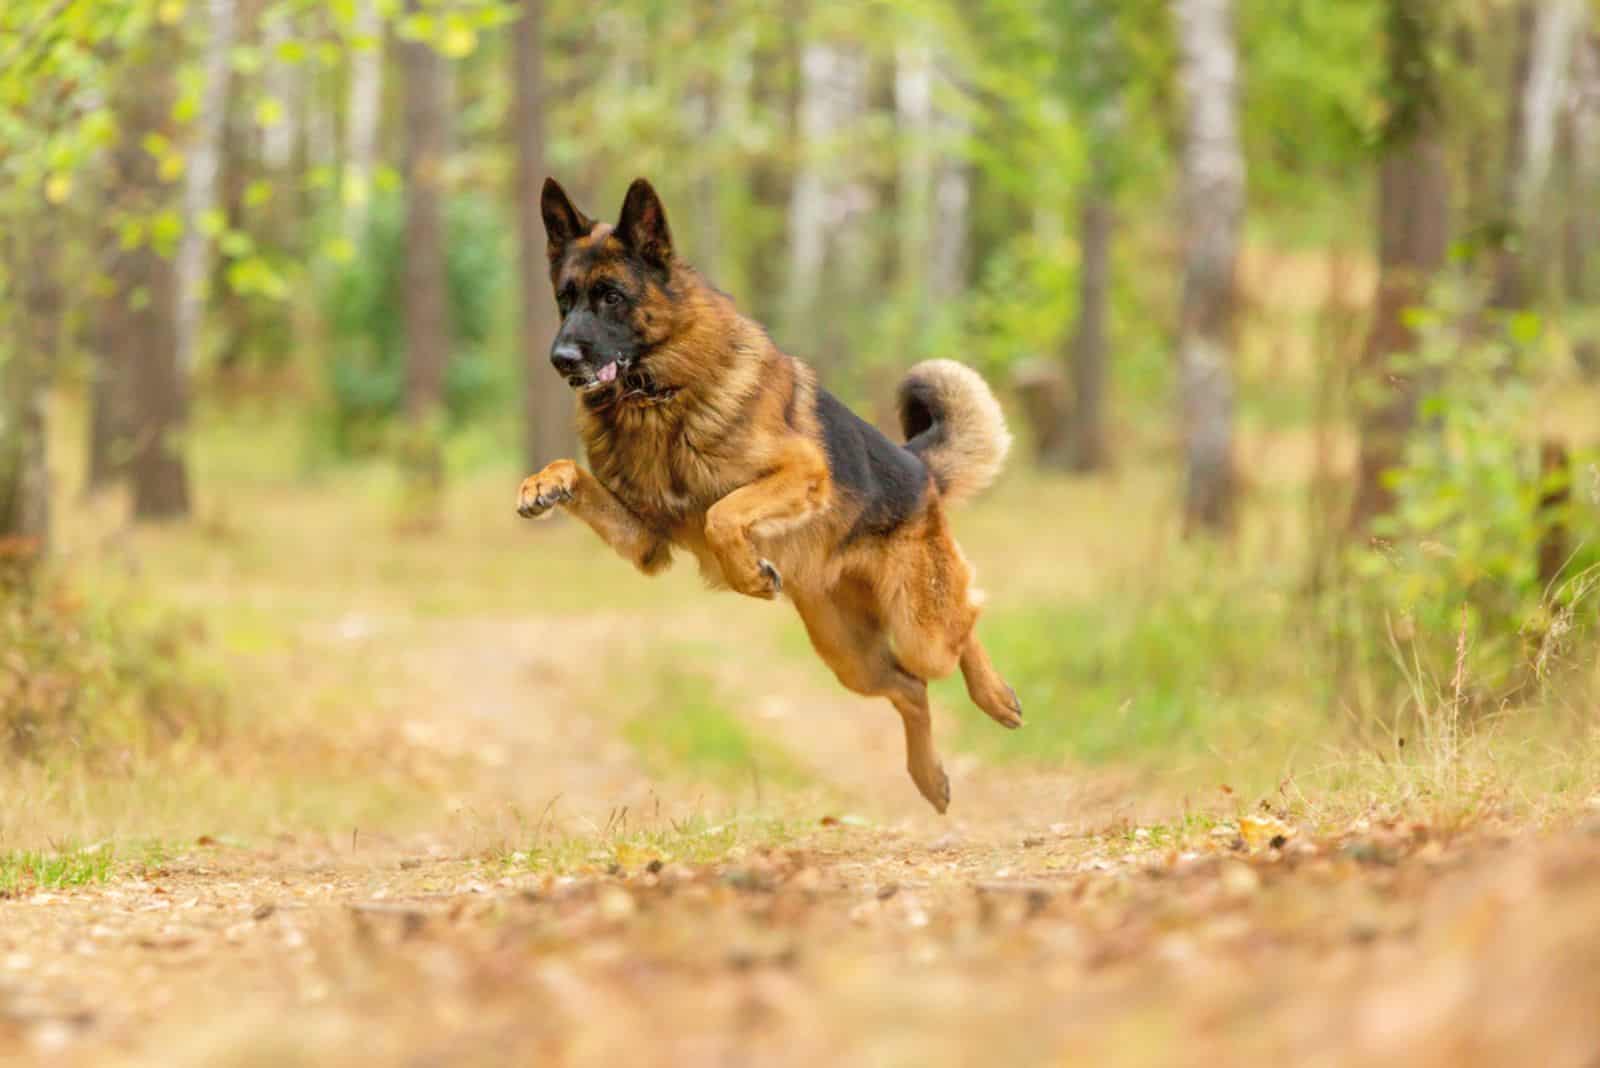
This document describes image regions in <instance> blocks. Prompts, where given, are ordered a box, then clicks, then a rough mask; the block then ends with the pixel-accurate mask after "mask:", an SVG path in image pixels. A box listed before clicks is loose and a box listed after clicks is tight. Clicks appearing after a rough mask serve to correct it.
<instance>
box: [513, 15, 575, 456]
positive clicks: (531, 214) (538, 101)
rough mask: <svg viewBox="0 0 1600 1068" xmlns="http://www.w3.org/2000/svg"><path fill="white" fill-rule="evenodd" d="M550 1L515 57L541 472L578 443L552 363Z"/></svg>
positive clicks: (533, 450)
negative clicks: (547, 211)
mask: <svg viewBox="0 0 1600 1068" xmlns="http://www.w3.org/2000/svg"><path fill="white" fill-rule="evenodd" d="M543 48H544V0H522V19H521V21H520V22H518V23H517V30H516V40H515V52H514V56H513V60H512V62H513V66H514V68H515V69H514V72H513V73H514V75H515V79H516V114H515V121H516V144H517V227H518V229H517V236H518V240H519V243H520V246H521V253H522V300H521V303H522V352H523V373H524V374H525V375H526V376H527V378H526V380H525V382H524V384H523V419H524V420H525V426H524V435H525V436H524V439H523V442H524V446H523V454H524V459H525V460H526V461H527V466H528V469H529V470H530V471H537V470H539V468H541V467H543V466H544V465H545V464H547V463H549V462H550V461H551V460H554V459H557V458H559V457H561V456H564V455H566V454H567V453H568V452H569V451H570V450H571V448H572V437H573V435H572V397H571V395H570V394H569V393H568V392H567V388H566V385H565V384H564V383H563V382H562V381H561V376H560V375H558V374H556V373H555V371H554V370H553V369H552V368H551V367H550V342H551V339H552V338H554V337H555V332H556V311H555V298H554V297H553V296H551V292H550V261H549V260H548V259H547V258H546V256H545V235H544V222H543V220H542V218H541V216H540V213H539V191H540V187H541V186H542V184H543V182H544V178H545V174H546V171H547V167H546V164H545V147H544V146H545V140H544V109H545V101H544V56H543Z"/></svg>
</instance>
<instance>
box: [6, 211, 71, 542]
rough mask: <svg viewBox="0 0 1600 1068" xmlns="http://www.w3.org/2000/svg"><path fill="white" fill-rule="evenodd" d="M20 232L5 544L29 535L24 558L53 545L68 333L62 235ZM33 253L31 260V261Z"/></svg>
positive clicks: (9, 375) (15, 240)
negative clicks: (53, 447) (54, 448)
mask: <svg viewBox="0 0 1600 1068" xmlns="http://www.w3.org/2000/svg"><path fill="white" fill-rule="evenodd" d="M31 236H32V240H30V241H24V240H22V239H21V238H20V237H19V236H18V235H13V236H12V240H11V242H10V248H8V249H7V250H6V252H7V253H8V254H9V255H8V259H9V260H10V262H11V264H12V268H13V269H12V271H11V276H12V277H13V278H15V279H17V280H18V283H19V286H20V288H21V292H20V293H19V297H20V300H19V301H18V302H17V304H16V305H15V307H14V312H13V315H14V319H13V323H14V326H15V329H14V330H13V331H12V336H13V337H14V338H15V345H14V347H13V348H12V351H11V352H10V354H9V356H7V357H5V359H4V363H3V364H0V546H4V545H5V543H8V542H12V543H14V542H15V541H16V540H19V539H20V541H21V543H22V544H21V545H20V548H21V549H22V550H23V551H22V552H21V553H12V552H9V551H7V550H6V549H5V548H0V564H4V563H6V562H7V561H6V558H7V557H9V556H13V555H16V556H19V557H20V558H21V559H22V560H23V562H27V561H29V560H32V559H34V558H36V557H37V556H38V555H40V554H42V553H43V552H45V551H46V550H47V549H48V548H49V541H50V469H49V466H48V463H47V455H48V441H49V423H48V412H49V409H48V407H47V401H48V396H49V390H50V380H51V377H52V376H53V374H54V370H55V364H56V356H57V351H58V349H59V347H60V346H59V342H60V337H61V304H62V300H61V286H60V279H59V278H58V277H57V275H58V270H59V259H60V250H59V246H58V245H57V244H56V242H55V241H53V240H51V239H49V237H45V238H44V239H43V240H40V239H39V234H38V233H37V232H35V233H34V234H33V235H31ZM24 256H26V260H24Z"/></svg>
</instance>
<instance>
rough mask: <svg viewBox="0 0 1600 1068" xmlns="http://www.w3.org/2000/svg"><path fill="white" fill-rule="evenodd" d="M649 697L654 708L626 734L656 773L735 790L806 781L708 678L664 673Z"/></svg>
mask: <svg viewBox="0 0 1600 1068" xmlns="http://www.w3.org/2000/svg"><path fill="white" fill-rule="evenodd" d="M650 693H651V695H652V699H651V701H650V704H649V707H647V708H644V709H641V710H640V711H639V712H637V713H636V714H634V715H633V716H632V717H631V718H630V719H629V720H628V721H627V722H626V723H625V724H624V725H623V728H622V734H623V737H624V738H626V739H627V740H628V742H629V744H630V745H632V746H633V747H634V749H636V750H637V751H638V753H639V755H640V757H641V758H643V760H644V762H645V763H646V765H648V766H649V767H650V768H651V770H652V772H653V773H655V774H667V775H671V774H678V775H688V776H691V777H698V778H703V779H706V780H709V781H711V782H714V783H718V784H722V785H734V786H737V785H742V784H746V783H750V782H752V781H754V782H757V783H759V782H761V781H762V780H766V781H768V782H778V783H785V784H789V785H793V784H795V783H798V782H801V781H803V780H804V778H805V776H804V775H803V773H802V772H801V771H800V769H799V768H798V767H796V766H795V764H794V762H793V761H792V760H791V759H790V758H789V756H788V755H787V754H786V753H784V752H783V750H782V749H781V748H779V747H778V746H777V745H776V744H775V743H773V742H770V741H766V740H764V739H763V738H761V737H759V736H757V735H754V734H752V733H751V732H750V731H749V730H748V729H747V728H746V727H745V726H744V724H743V723H741V722H740V721H739V719H738V717H737V716H735V715H734V713H733V712H732V711H731V710H730V709H729V708H728V707H727V706H726V705H725V704H724V703H723V702H722V700H721V699H720V698H719V697H718V695H717V693H716V692H715V691H714V690H713V689H712V688H711V687H710V685H709V684H708V683H707V680H706V679H705V678H704V677H703V676H699V675H694V674H691V673H688V672H685V671H681V670H678V669H663V670H662V671H660V672H658V673H657V674H656V675H655V676H654V677H653V678H652V687H651V690H650Z"/></svg>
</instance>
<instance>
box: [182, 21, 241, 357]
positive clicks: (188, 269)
mask: <svg viewBox="0 0 1600 1068" xmlns="http://www.w3.org/2000/svg"><path fill="white" fill-rule="evenodd" d="M233 6H234V0H209V3H208V4H207V5H206V7H207V11H208V13H209V16H210V26H209V27H208V29H209V31H210V32H209V35H208V36H207V37H206V48H205V73H204V79H203V81H204V88H203V89H202V90H201V97H200V115H199V121H198V122H197V123H196V124H195V131H194V140H193V143H192V145H191V147H190V150H189V162H188V167H187V169H186V171H185V173H184V186H183V240H182V241H181V242H180V243H179V245H178V264H177V272H178V280H177V284H178V313H177V314H178V370H179V373H180V374H182V375H184V376H185V377H187V376H188V375H189V374H190V373H192V372H193V370H194V366H195V362H196V358H197V356H198V353H197V351H196V350H197V346H198V343H199V333H200V318H201V314H202V312H203V310H204V308H205V283H206V276H207V273H208V266H207V260H208V258H209V253H210V239H209V238H207V237H206V235H205V232H204V231H203V230H202V229H201V226H202V222H203V220H204V219H205V216H206V215H207V213H209V212H210V211H211V209H212V207H213V206H214V205H215V203H216V187H217V161H218V158H219V157H220V155H221V149H222V131H223V124H224V123H225V122H226V121H227V117H228V70H229V53H230V52H231V51H232V49H233V16H234V11H233Z"/></svg>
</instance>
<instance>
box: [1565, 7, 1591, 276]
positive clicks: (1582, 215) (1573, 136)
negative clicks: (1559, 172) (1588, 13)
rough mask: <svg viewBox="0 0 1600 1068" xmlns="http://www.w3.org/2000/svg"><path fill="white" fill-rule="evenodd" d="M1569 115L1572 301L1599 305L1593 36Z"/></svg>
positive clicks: (1576, 66) (1577, 64) (1576, 63)
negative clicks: (1594, 258) (1594, 257)
mask: <svg viewBox="0 0 1600 1068" xmlns="http://www.w3.org/2000/svg"><path fill="white" fill-rule="evenodd" d="M1576 53H1577V54H1576V55H1575V56H1574V57H1573V65H1572V92H1571V93H1569V94H1568V108H1567V116H1566V129H1567V138H1566V150H1567V153H1566V160H1567V188H1566V202H1565V209H1566V221H1565V236H1564V245H1565V248H1564V255H1563V261H1564V271H1563V273H1564V274H1565V276H1566V277H1565V283H1566V286H1565V289H1566V296H1567V300H1568V301H1570V302H1571V303H1573V304H1575V305H1577V306H1579V307H1584V306H1587V305H1589V304H1591V303H1593V302H1594V299H1595V279H1594V265H1593V261H1592V260H1591V259H1590V256H1591V254H1592V251H1593V249H1594V247H1595V246H1596V245H1597V244H1600V225H1597V224H1600V218H1597V213H1596V209H1595V205H1597V204H1600V47H1597V45H1596V42H1595V40H1594V39H1593V38H1589V37H1585V38H1584V39H1582V40H1580V41H1579V42H1578V44H1577V48H1576Z"/></svg>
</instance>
